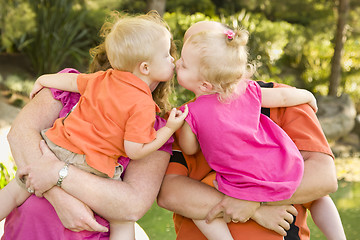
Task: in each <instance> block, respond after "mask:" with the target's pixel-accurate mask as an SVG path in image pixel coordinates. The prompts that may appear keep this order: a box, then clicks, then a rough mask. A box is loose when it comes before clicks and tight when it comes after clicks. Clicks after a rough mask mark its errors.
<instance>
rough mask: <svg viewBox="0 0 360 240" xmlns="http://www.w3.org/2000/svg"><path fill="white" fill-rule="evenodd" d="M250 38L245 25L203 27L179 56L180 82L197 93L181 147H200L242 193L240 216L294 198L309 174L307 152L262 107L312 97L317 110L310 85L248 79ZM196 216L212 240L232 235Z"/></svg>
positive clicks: (228, 190) (229, 188) (228, 185)
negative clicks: (267, 85)
mask: <svg viewBox="0 0 360 240" xmlns="http://www.w3.org/2000/svg"><path fill="white" fill-rule="evenodd" d="M247 41H248V33H247V32H246V31H245V30H235V31H232V30H230V29H226V30H225V31H224V32H220V31H204V32H199V33H196V34H194V35H192V36H190V37H189V38H188V39H187V40H186V42H185V43H184V46H183V49H182V54H181V58H180V60H179V61H177V63H176V70H177V80H178V82H179V84H180V85H182V86H183V87H185V88H186V89H188V90H191V91H193V92H194V93H195V95H196V97H197V98H196V100H195V101H194V102H192V103H189V104H188V107H189V114H188V116H187V118H186V122H185V124H184V126H183V127H182V128H181V130H180V131H179V133H178V134H179V144H180V147H181V149H182V150H183V152H184V153H185V154H188V155H191V154H194V153H196V152H197V151H198V150H199V147H200V148H201V150H202V152H203V154H204V156H205V158H206V160H207V161H208V163H209V166H210V167H211V168H212V169H214V170H215V171H216V181H217V184H218V190H219V191H221V192H223V193H224V194H226V195H228V196H231V197H234V198H237V199H241V200H243V206H244V207H243V209H242V212H243V216H242V217H243V218H242V219H233V221H234V222H237V221H239V220H241V221H243V222H244V221H246V220H247V219H249V218H250V217H251V216H252V214H253V213H254V212H255V210H256V209H257V208H258V207H259V206H260V202H269V201H279V200H284V199H288V198H290V197H291V195H292V194H293V193H294V192H295V190H296V188H297V186H298V185H299V184H300V181H301V179H302V174H303V159H302V156H301V155H300V152H299V151H298V149H297V148H296V146H295V144H294V143H293V142H292V141H291V139H290V138H289V137H288V136H287V135H286V133H285V132H284V131H283V130H282V129H281V128H280V127H278V126H277V125H276V124H275V123H274V122H272V121H271V120H270V119H269V118H268V117H266V116H265V115H263V114H261V107H262V106H263V107H268V108H271V107H286V106H294V105H298V104H303V103H309V104H310V106H312V107H313V108H314V109H315V110H317V109H316V108H317V107H316V100H315V98H314V96H313V95H312V94H311V93H310V92H308V91H306V90H301V89H295V88H279V89H261V88H260V87H259V86H258V84H257V83H255V82H254V81H250V80H248V78H249V77H250V76H251V74H252V72H253V67H251V65H249V64H248V59H247V55H248V53H247V49H246V43H247ZM194 222H195V223H196V224H197V226H198V227H199V229H200V230H201V231H202V232H203V233H204V235H205V236H206V237H207V238H208V239H232V236H231V234H230V232H229V231H228V228H227V226H226V223H225V222H224V221H222V220H220V219H217V220H215V221H213V222H212V223H211V224H206V223H205V222H204V221H200V220H194ZM217 226H218V227H217Z"/></svg>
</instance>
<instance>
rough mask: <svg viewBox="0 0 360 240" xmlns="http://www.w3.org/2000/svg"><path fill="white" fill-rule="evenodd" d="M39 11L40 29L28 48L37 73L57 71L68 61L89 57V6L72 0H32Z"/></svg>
mask: <svg viewBox="0 0 360 240" xmlns="http://www.w3.org/2000/svg"><path fill="white" fill-rule="evenodd" d="M30 5H31V7H32V8H33V11H34V13H35V23H36V31H35V33H34V34H33V35H32V36H31V37H30V39H31V43H30V44H29V45H27V46H26V48H25V52H26V53H27V55H28V56H29V58H30V60H31V62H32V65H33V67H34V70H35V72H36V73H37V75H41V74H43V73H45V72H51V73H53V72H57V71H59V70H60V68H61V67H62V66H63V64H64V63H65V62H66V61H69V59H72V60H73V61H74V62H75V63H77V64H79V65H80V63H82V62H83V60H84V58H85V59H87V58H88V49H89V47H90V41H89V36H88V35H87V33H88V30H87V29H86V28H84V22H85V21H84V20H85V16H86V9H84V8H83V7H79V6H81V5H78V9H76V8H75V6H76V5H75V2H74V1H72V0H57V1H52V0H30Z"/></svg>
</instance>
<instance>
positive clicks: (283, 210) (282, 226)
mask: <svg viewBox="0 0 360 240" xmlns="http://www.w3.org/2000/svg"><path fill="white" fill-rule="evenodd" d="M293 215H294V216H296V215H297V211H296V209H295V207H293V206H292V205H281V206H267V205H262V206H261V207H260V208H259V209H257V210H256V212H255V213H254V215H253V216H252V217H251V218H252V220H254V221H255V222H257V223H258V224H259V225H261V226H263V227H265V228H267V229H270V230H273V231H275V232H277V233H278V234H280V235H282V236H286V230H289V229H290V224H291V223H292V222H293V221H294V217H293Z"/></svg>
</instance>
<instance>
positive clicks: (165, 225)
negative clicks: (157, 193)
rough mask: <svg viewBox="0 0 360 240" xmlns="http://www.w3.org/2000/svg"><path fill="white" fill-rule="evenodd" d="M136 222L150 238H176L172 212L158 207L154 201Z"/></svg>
mask: <svg viewBox="0 0 360 240" xmlns="http://www.w3.org/2000/svg"><path fill="white" fill-rule="evenodd" d="M138 224H139V225H140V226H141V227H142V228H143V229H144V230H145V232H146V233H147V235H148V236H149V238H150V239H151V240H165V239H166V240H173V239H175V238H176V234H175V230H174V224H173V220H172V212H170V211H167V210H165V209H163V208H160V207H159V206H158V205H157V204H156V202H155V203H154V204H153V205H152V207H151V209H150V210H149V211H148V212H147V213H146V214H145V216H144V217H143V218H141V219H140V220H139V221H138Z"/></svg>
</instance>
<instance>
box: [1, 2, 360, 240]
mask: <svg viewBox="0 0 360 240" xmlns="http://www.w3.org/2000/svg"><path fill="white" fill-rule="evenodd" d="M0 5H1V8H0V91H1V95H0V130H1V131H0V133H1V134H0V137H1V140H0V144H1V145H0V153H1V155H0V170H1V177H0V187H3V186H5V185H6V183H7V182H8V181H9V180H10V179H11V178H13V172H14V170H15V167H14V165H13V160H12V158H11V155H10V153H9V151H8V146H7V142H6V137H5V136H6V133H7V131H8V129H9V126H10V125H11V121H12V120H13V119H14V117H15V116H16V114H17V113H18V111H19V110H20V109H21V108H22V107H23V106H24V105H25V104H26V103H27V101H28V98H27V96H28V93H29V91H30V90H31V87H32V84H33V82H34V81H35V79H36V77H37V76H39V75H41V74H43V73H54V72H57V71H59V70H61V69H63V68H65V67H73V68H77V69H79V70H80V71H82V72H86V71H87V69H88V66H89V62H90V60H91V58H90V55H89V49H90V48H92V47H95V46H96V45H97V44H99V42H100V41H101V38H100V37H99V35H98V32H99V30H100V27H101V25H102V24H103V23H104V21H105V19H106V18H107V17H108V16H109V14H110V12H111V11H113V10H117V11H120V12H127V13H146V12H147V11H148V10H151V9H155V10H157V11H158V12H159V13H160V14H161V15H162V16H163V18H164V19H165V21H166V22H167V23H168V24H169V26H170V28H171V31H172V34H173V37H174V39H175V40H176V44H177V47H178V51H179V50H180V49H181V46H182V38H183V35H184V32H185V31H186V29H187V28H188V27H189V26H191V25H192V24H193V23H195V22H198V21H202V20H215V21H219V22H223V23H226V24H228V25H230V26H234V27H237V26H243V27H244V28H246V29H247V30H248V31H249V32H250V40H249V50H250V60H251V61H252V62H253V63H254V64H256V66H257V72H256V74H255V75H254V79H255V80H263V81H275V82H280V83H285V84H289V85H292V86H296V87H298V88H305V89H308V90H310V91H311V92H313V93H314V94H315V95H316V97H317V99H318V102H319V112H318V117H319V119H320V122H321V124H322V127H323V129H324V132H325V134H326V136H327V138H328V140H329V142H330V144H331V146H332V149H333V151H334V154H335V155H336V167H337V172H338V178H339V190H338V192H336V193H334V194H333V195H332V197H333V199H334V201H335V203H336V205H337V207H338V209H339V212H340V214H341V217H342V220H343V224H344V228H345V231H346V233H347V235H348V239H357V238H358V237H357V236H358V235H359V233H358V232H359V230H358V227H357V223H358V222H360V217H359V216H360V214H359V211H360V207H359V206H360V184H359V183H358V182H359V181H360V163H359V153H360V150H359V149H360V140H359V136H360V127H359V126H360V124H359V122H360V117H359V116H358V112H360V97H359V96H360V88H359V84H360V1H357V0H292V1H282V0H272V1H270V0H182V1H177V0H56V1H54V0H0ZM179 53H180V51H179ZM179 55H180V54H179ZM192 97H193V95H192V93H190V92H188V91H187V90H184V89H183V88H180V87H179V86H178V85H177V83H176V78H175V84H174V93H173V94H172V96H171V102H172V104H173V105H174V106H178V105H180V104H182V103H184V102H185V101H187V100H189V99H190V98H192ZM334 124H335V125H334ZM139 223H140V225H141V226H143V227H144V229H145V230H146V232H147V233H148V234H149V236H150V238H151V239H175V233H174V229H173V225H172V214H171V213H170V212H168V211H166V210H163V209H160V208H159V207H157V205H156V203H154V205H153V208H152V209H151V211H149V212H148V213H147V214H146V215H145V216H144V218H143V219H141V220H140V221H139ZM309 223H310V224H311V227H312V229H313V231H312V238H311V239H325V238H324V237H323V236H322V235H321V233H320V232H318V231H317V229H316V227H315V226H314V225H313V223H312V222H311V220H309Z"/></svg>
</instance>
